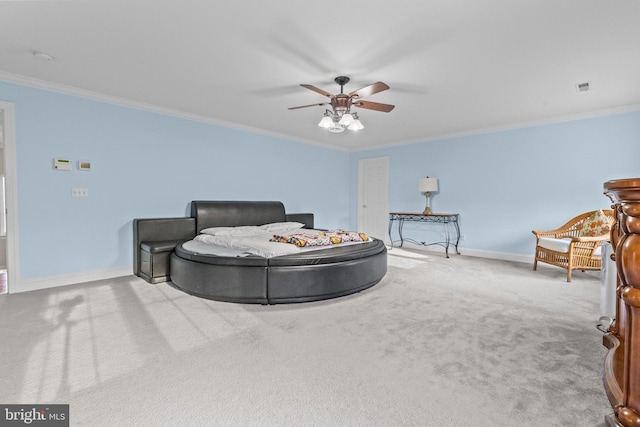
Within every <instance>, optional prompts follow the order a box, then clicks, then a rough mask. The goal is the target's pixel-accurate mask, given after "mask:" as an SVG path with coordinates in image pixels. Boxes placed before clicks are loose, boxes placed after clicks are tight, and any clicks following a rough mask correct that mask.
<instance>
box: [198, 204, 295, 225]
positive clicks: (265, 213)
mask: <svg viewBox="0 0 640 427" xmlns="http://www.w3.org/2000/svg"><path fill="white" fill-rule="evenodd" d="M191 216H192V217H193V218H195V219H196V233H199V232H200V230H202V229H205V228H209V227H236V226H239V225H262V224H269V223H271V222H283V221H286V219H287V217H286V214H285V211H284V205H283V204H282V203H281V202H247V201H217V200H216V201H209V200H195V201H193V202H191Z"/></svg>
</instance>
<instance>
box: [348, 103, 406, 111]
mask: <svg viewBox="0 0 640 427" xmlns="http://www.w3.org/2000/svg"><path fill="white" fill-rule="evenodd" d="M352 105H355V106H356V107H360V108H366V109H367V110H376V111H383V112H385V113H388V112H389V111H391V110H393V109H394V108H395V107H396V106H395V105H391V104H381V103H379V102H371V101H354V102H353V104H352Z"/></svg>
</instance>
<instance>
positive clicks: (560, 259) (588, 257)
mask: <svg viewBox="0 0 640 427" xmlns="http://www.w3.org/2000/svg"><path fill="white" fill-rule="evenodd" d="M596 212H598V211H591V212H585V213H583V214H582V215H578V216H577V217H575V218H573V219H571V220H570V221H569V222H567V223H566V224H564V225H563V226H562V227H559V228H556V229H555V230H549V231H539V230H533V231H532V232H533V234H535V236H536V254H535V260H534V261H533V269H534V270H536V269H537V267H538V261H540V262H545V263H547V264H551V265H555V266H558V267H561V268H564V269H566V270H567V282H571V272H572V271H573V270H581V271H585V270H600V269H601V267H602V259H601V257H600V245H601V244H602V242H604V241H606V240H609V231H608V230H607V231H606V232H605V230H602V234H599V235H596V236H583V233H582V226H583V224H584V223H585V222H586V221H587V219H588V218H589V217H590V216H591V215H593V214H594V213H596ZM602 212H603V213H604V214H605V216H606V218H607V220H608V222H609V228H611V226H613V223H614V222H615V217H614V214H613V211H612V210H610V209H602Z"/></svg>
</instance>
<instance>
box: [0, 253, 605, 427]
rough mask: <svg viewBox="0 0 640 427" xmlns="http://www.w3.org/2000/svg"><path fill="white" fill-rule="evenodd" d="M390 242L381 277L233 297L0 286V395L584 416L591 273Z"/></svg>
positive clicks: (100, 403) (81, 405) (113, 410)
mask: <svg viewBox="0 0 640 427" xmlns="http://www.w3.org/2000/svg"><path fill="white" fill-rule="evenodd" d="M565 277H566V275H565V272H564V270H561V269H555V268H543V267H541V268H539V271H537V272H534V271H531V266H530V265H528V264H521V263H511V262H505V261H497V260H486V259H480V258H473V257H468V256H464V255H463V256H456V255H452V257H451V258H450V259H445V258H444V257H443V256H442V255H441V254H439V253H434V254H431V253H428V254H425V253H420V252H411V251H406V250H399V249H394V250H392V251H391V252H390V253H389V272H388V274H387V276H386V277H385V278H384V279H383V280H382V282H381V283H379V284H378V285H376V286H374V287H373V288H370V289H368V290H366V291H364V292H361V293H359V294H355V295H351V296H348V297H344V298H339V299H334V300H330V301H323V302H317V303H305V304H296V305H276V306H260V305H237V304H229V303H222V302H215V301H209V300H204V299H199V298H196V297H192V296H189V295H186V294H184V293H182V292H180V291H178V290H176V289H174V288H172V287H170V286H169V285H167V284H159V285H150V284H147V283H146V282H144V281H142V280H141V279H138V278H135V277H133V276H132V277H127V278H120V279H116V280H108V281H101V282H93V283H88V284H82V285H73V286H67V287H62V288H55V289H48V290H43V291H35V292H29V293H21V294H10V295H5V296H1V297H0V340H1V347H0V369H1V371H2V374H1V380H0V381H1V384H0V393H1V396H2V397H1V398H0V401H1V403H25V404H26V403H69V404H70V413H71V425H73V426H76V425H78V426H116V425H117V426H164V425H166V426H176V425H181V426H182V425H183V426H189V425H194V426H483V427H484V426H535V427H542V426H598V425H603V417H604V415H605V414H607V413H610V412H611V408H610V407H609V404H608V401H607V398H606V395H605V393H604V389H603V386H602V381H601V369H602V366H603V360H604V356H605V354H606V351H605V349H604V347H602V344H601V341H602V334H601V333H600V332H598V331H597V330H596V328H595V327H594V325H595V323H596V321H597V320H598V318H599V287H600V279H599V273H597V272H592V273H581V272H578V273H575V275H574V278H573V282H572V283H571V284H567V283H566V282H565Z"/></svg>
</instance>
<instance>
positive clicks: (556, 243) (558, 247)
mask: <svg viewBox="0 0 640 427" xmlns="http://www.w3.org/2000/svg"><path fill="white" fill-rule="evenodd" d="M569 243H571V240H570V239H552V238H550V237H541V238H540V240H539V241H538V246H540V247H541V248H545V249H549V250H550V251H554V252H563V253H567V252H569Z"/></svg>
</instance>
